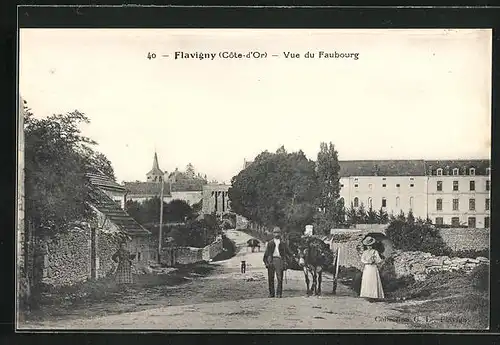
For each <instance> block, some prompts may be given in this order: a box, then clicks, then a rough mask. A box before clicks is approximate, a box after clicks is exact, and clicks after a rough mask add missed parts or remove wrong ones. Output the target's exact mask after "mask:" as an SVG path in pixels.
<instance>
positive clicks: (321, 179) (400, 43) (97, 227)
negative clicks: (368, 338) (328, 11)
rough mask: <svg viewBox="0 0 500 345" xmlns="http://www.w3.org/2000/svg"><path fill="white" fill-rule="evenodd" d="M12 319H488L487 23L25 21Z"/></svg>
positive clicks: (347, 326)
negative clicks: (50, 25) (122, 25)
mask: <svg viewBox="0 0 500 345" xmlns="http://www.w3.org/2000/svg"><path fill="white" fill-rule="evenodd" d="M18 45H19V53H18V59H19V70H18V74H19V76H18V82H19V85H18V90H19V97H18V99H19V106H18V133H17V145H18V146H17V147H18V154H17V167H18V171H17V202H18V205H17V229H16V243H17V248H16V256H17V269H16V283H17V286H16V292H17V294H16V296H17V304H16V329H17V331H22V332H26V331H40V330H42V331H61V330H86V331H90V330H141V331H148V330H154V331H171V330H225V331H229V330H248V331H251V330H266V331H275V330H327V331H335V330H403V331H415V330H433V331H440V330H487V329H488V328H489V323H490V281H489V280H490V208H491V202H490V200H491V199H490V190H491V177H490V176H491V158H490V157H491V104H492V100H491V98H492V95H491V93H492V92H491V87H492V85H491V84H492V83H491V75H492V30H491V29H194V28H193V29H130V28H129V29H97V28H93V29H83V28H78V29H64V28H58V29H42V28H21V29H19V42H18Z"/></svg>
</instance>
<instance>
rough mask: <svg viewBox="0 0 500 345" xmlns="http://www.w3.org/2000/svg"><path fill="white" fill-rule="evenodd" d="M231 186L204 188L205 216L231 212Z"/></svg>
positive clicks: (209, 186) (213, 185) (206, 186)
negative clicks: (229, 193)
mask: <svg viewBox="0 0 500 345" xmlns="http://www.w3.org/2000/svg"><path fill="white" fill-rule="evenodd" d="M230 187H231V186H230V185H226V184H208V185H205V186H203V206H202V212H203V213H204V214H212V213H214V212H215V214H217V215H221V214H224V213H228V212H231V203H230V201H229V195H228V191H229V188H230Z"/></svg>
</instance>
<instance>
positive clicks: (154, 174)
mask: <svg viewBox="0 0 500 345" xmlns="http://www.w3.org/2000/svg"><path fill="white" fill-rule="evenodd" d="M163 175H164V174H163V171H161V170H160V166H159V165H158V155H157V154H156V152H155V156H154V158H153V168H152V169H151V171H149V172H148V173H147V174H146V179H147V181H148V182H160V181H162V179H163Z"/></svg>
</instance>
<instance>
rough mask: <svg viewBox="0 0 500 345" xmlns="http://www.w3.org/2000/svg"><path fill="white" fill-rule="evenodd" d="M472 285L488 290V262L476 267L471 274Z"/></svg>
mask: <svg viewBox="0 0 500 345" xmlns="http://www.w3.org/2000/svg"><path fill="white" fill-rule="evenodd" d="M469 277H470V279H471V281H472V286H474V288H476V289H477V290H479V291H488V289H489V286H490V284H489V283H490V272H489V267H488V265H486V264H482V265H479V266H477V267H475V268H474V269H473V270H472V271H471V273H470V275H469Z"/></svg>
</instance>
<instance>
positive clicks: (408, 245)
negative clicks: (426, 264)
mask: <svg viewBox="0 0 500 345" xmlns="http://www.w3.org/2000/svg"><path fill="white" fill-rule="evenodd" d="M386 236H387V237H388V238H389V239H390V240H391V241H392V242H393V244H394V247H396V248H398V249H401V250H404V251H422V252H428V253H431V254H433V255H449V254H450V253H451V249H450V248H449V247H448V246H447V245H446V243H445V242H444V241H443V238H442V237H441V235H440V233H439V229H438V228H436V227H434V226H432V224H429V223H428V222H426V221H424V220H422V219H420V218H418V219H415V217H414V216H413V214H411V212H410V214H409V215H408V216H407V217H405V215H404V213H403V212H401V213H400V214H399V215H398V216H397V217H392V218H391V222H390V223H389V226H388V227H387V230H386Z"/></svg>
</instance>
